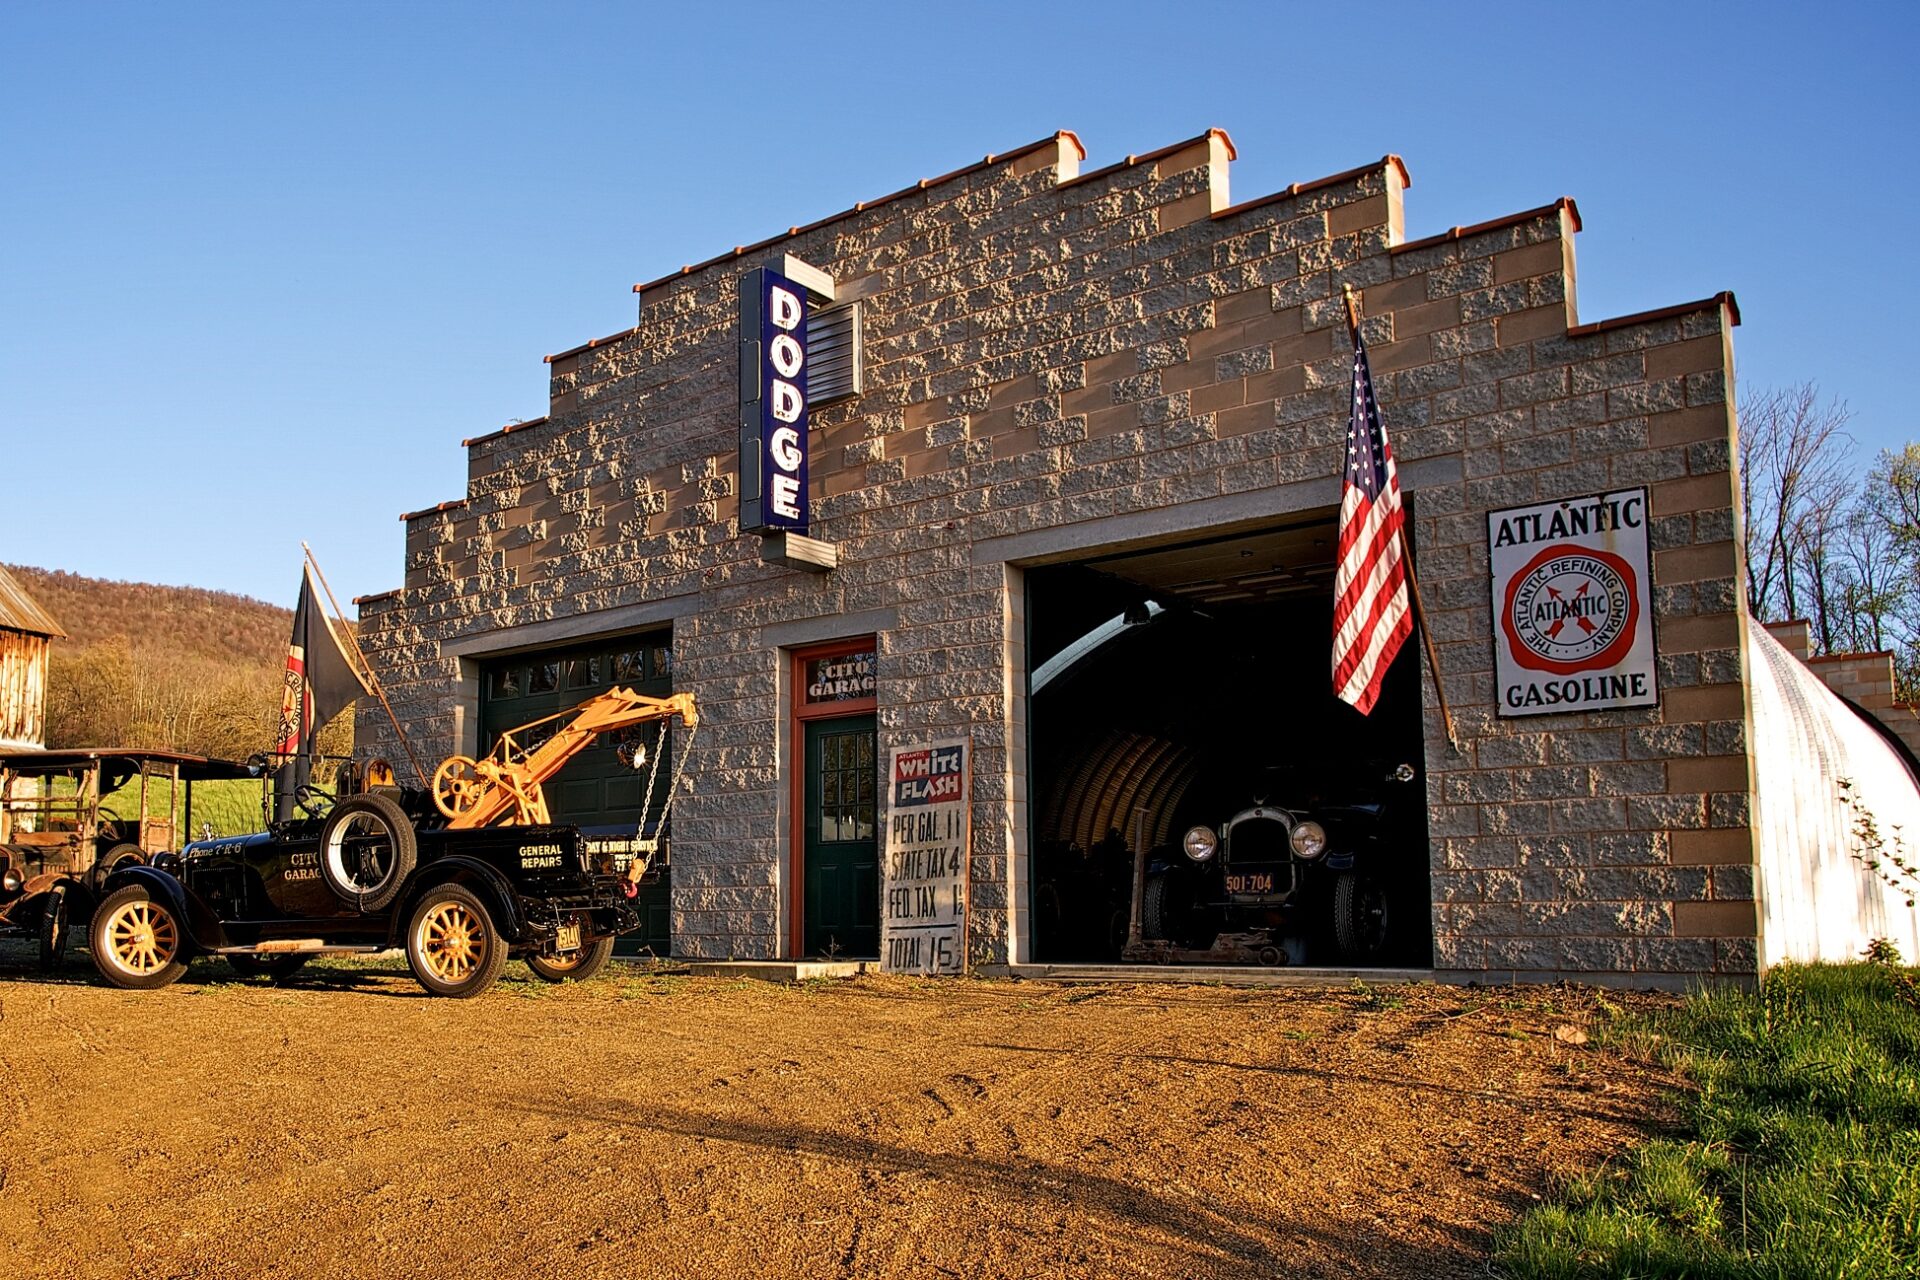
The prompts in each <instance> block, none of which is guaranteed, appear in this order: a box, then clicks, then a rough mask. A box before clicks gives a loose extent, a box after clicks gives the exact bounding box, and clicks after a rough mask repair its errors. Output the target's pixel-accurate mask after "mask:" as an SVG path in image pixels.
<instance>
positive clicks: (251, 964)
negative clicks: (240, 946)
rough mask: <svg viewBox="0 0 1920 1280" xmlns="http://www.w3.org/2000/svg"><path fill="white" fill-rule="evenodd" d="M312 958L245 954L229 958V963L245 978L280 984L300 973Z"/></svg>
mask: <svg viewBox="0 0 1920 1280" xmlns="http://www.w3.org/2000/svg"><path fill="white" fill-rule="evenodd" d="M310 959H312V957H311V956H295V955H285V954H281V955H266V956H258V955H249V954H246V953H244V952H242V953H240V954H238V955H230V956H228V957H227V963H228V964H230V965H232V966H233V971H234V972H235V973H237V974H239V975H240V976H241V977H243V978H265V979H266V980H267V981H269V982H278V981H280V980H281V979H282V978H290V977H292V976H293V975H294V974H296V973H298V972H300V970H301V968H303V967H304V966H305V965H306V963H307V961H308V960H310Z"/></svg>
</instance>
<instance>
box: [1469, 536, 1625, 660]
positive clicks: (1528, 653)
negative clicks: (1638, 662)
mask: <svg viewBox="0 0 1920 1280" xmlns="http://www.w3.org/2000/svg"><path fill="white" fill-rule="evenodd" d="M1635 588H1636V583H1635V575H1634V572H1633V567H1632V566H1631V565H1629V564H1628V563H1627V562H1626V561H1625V560H1623V559H1621V558H1620V557H1619V556H1617V555H1614V554H1612V553H1611V552H1607V551H1575V552H1569V551H1567V550H1566V549H1565V548H1563V547H1548V548H1547V549H1546V550H1545V551H1542V552H1541V553H1540V554H1539V555H1537V556H1535V557H1534V558H1533V560H1532V561H1531V562H1529V563H1528V565H1527V567H1526V568H1525V569H1523V570H1522V571H1521V572H1520V575H1519V576H1518V577H1516V578H1514V579H1513V581H1512V582H1510V583H1508V584H1507V601H1506V607H1505V608H1503V609H1501V611H1500V625H1501V626H1502V627H1504V628H1505V629H1506V633H1507V640H1508V642H1509V643H1510V644H1511V645H1512V647H1513V657H1514V661H1516V662H1518V663H1519V664H1520V665H1521V666H1523V667H1527V668H1530V669H1532V670H1535V671H1548V672H1552V673H1553V674H1555V675H1563V676H1567V675H1574V674H1576V673H1578V672H1581V671H1589V670H1592V669H1594V668H1597V667H1611V666H1614V665H1616V664H1617V663H1618V662H1619V661H1620V659H1622V658H1624V657H1625V656H1626V651H1627V649H1628V648H1629V647H1630V646H1631V645H1632V644H1633V625H1634V623H1635V622H1636V621H1638V614H1639V601H1638V598H1637V591H1636V589H1635Z"/></svg>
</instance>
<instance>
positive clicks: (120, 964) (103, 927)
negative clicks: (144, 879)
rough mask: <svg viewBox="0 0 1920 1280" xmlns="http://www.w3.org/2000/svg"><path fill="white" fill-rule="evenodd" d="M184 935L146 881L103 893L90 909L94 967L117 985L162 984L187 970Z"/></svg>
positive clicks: (89, 940)
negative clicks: (92, 909) (105, 894)
mask: <svg viewBox="0 0 1920 1280" xmlns="http://www.w3.org/2000/svg"><path fill="white" fill-rule="evenodd" d="M186 941H187V940H186V937H185V934H184V932H183V930H182V929H181V927H180V921H179V920H178V919H177V918H176V917H175V916H174V913H173V909H172V908H171V907H169V906H168V905H167V904H165V903H164V902H161V901H159V900H158V899H156V898H154V897H153V896H152V895H151V894H149V892H148V891H147V889H146V888H145V886H142V885H129V886H128V887H126V888H124V889H121V890H120V891H118V892H117V893H113V894H110V895H108V897H107V900H106V901H105V902H102V903H101V904H100V905H99V907H98V908H96V909H95V911H94V914H93V924H92V927H91V928H90V929H89V931H88V942H89V943H90V945H91V947H92V950H93V963H94V967H95V968H96V969H98V970H99V971H100V976H101V977H103V978H105V979H106V980H107V981H108V982H111V983H112V984H113V985H114V986H116V987H130V988H134V989H136V990H141V989H149V988H153V987H164V986H166V985H167V984H168V983H169V982H172V981H174V980H175V979H176V978H178V977H179V976H180V975H181V974H183V973H185V972H186V971H187V965H186Z"/></svg>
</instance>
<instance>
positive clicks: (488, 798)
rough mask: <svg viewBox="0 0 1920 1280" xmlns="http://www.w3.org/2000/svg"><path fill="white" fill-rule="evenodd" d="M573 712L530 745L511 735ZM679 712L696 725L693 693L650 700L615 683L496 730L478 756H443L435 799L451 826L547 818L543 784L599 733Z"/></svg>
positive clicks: (435, 776) (684, 720) (455, 828)
mask: <svg viewBox="0 0 1920 1280" xmlns="http://www.w3.org/2000/svg"><path fill="white" fill-rule="evenodd" d="M568 715H571V716H572V717H573V718H572V719H571V720H569V721H567V723H566V724H564V725H562V726H561V727H560V729H559V730H558V731H556V732H555V733H554V734H553V736H552V737H550V738H548V739H547V740H546V741H544V742H542V743H541V744H540V745H539V746H537V747H535V748H533V749H532V750H531V751H529V750H527V749H526V748H525V747H523V746H521V745H520V743H519V742H518V741H517V738H518V736H519V735H521V734H524V733H525V732H526V731H527V730H528V729H533V728H537V727H539V726H540V725H543V724H546V723H548V722H549V721H553V720H558V719H560V718H561V717H562V716H568ZM673 716H678V717H679V718H680V720H681V722H682V723H684V724H685V725H686V726H687V728H688V729H692V728H694V727H695V726H696V725H698V724H699V723H700V715H699V712H698V711H696V710H695V709H694V705H693V695H692V694H690V693H676V694H674V695H672V696H671V697H666V698H649V697H647V696H646V695H644V694H639V693H635V692H634V691H633V690H631V689H620V688H614V689H609V690H608V691H607V692H605V693H603V694H600V695H599V696H598V697H594V698H589V699H588V700H587V701H585V702H583V703H581V704H580V705H579V706H577V707H574V708H573V709H572V710H571V711H562V712H560V713H559V714H558V715H551V716H547V717H545V718H543V719H540V720H535V721H533V722H532V723H530V724H523V725H521V726H520V727H519V728H517V729H509V730H508V731H507V732H505V733H503V734H501V735H500V741H499V742H497V743H495V744H494V747H493V750H492V751H491V752H489V753H488V754H487V756H486V758H484V759H481V760H474V759H470V758H469V757H467V756H449V757H448V758H447V759H446V760H445V761H443V762H442V763H441V765H440V767H439V768H438V769H436V770H434V774H433V802H434V804H435V805H436V806H438V807H439V809H440V812H442V813H444V814H446V815H447V817H448V818H450V819H452V821H450V822H449V823H447V827H448V829H449V830H453V831H464V830H469V829H471V828H474V827H485V826H492V825H501V826H505V825H509V824H513V825H525V824H538V823H545V822H548V821H550V819H549V818H548V815H547V796H546V792H545V791H544V790H543V789H542V787H543V784H544V783H545V782H546V781H547V780H548V779H549V778H551V777H553V775H554V774H556V773H559V772H560V770H561V769H562V768H564V767H565V766H566V763H567V761H569V760H571V759H573V758H574V757H575V756H577V755H579V754H580V753H581V752H582V751H584V750H586V749H587V748H588V747H589V746H591V745H592V744H593V740H594V739H595V738H597V737H599V736H600V735H601V734H603V733H612V732H614V731H616V730H619V729H628V728H632V727H633V726H634V725H640V724H647V723H649V722H651V721H655V720H665V719H668V718H669V717H673Z"/></svg>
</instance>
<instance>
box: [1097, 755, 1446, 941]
mask: <svg viewBox="0 0 1920 1280" xmlns="http://www.w3.org/2000/svg"><path fill="white" fill-rule="evenodd" d="M1373 776H1375V777H1378V775H1377V774H1376V775H1373ZM1416 777H1417V774H1416V771H1415V770H1414V768H1413V766H1412V765H1408V764H1402V765H1399V766H1397V767H1395V768H1394V769H1393V770H1392V771H1390V772H1388V773H1387V774H1386V775H1385V777H1384V778H1383V779H1382V780H1381V782H1380V785H1379V787H1378V788H1376V789H1374V790H1375V794H1374V795H1373V796H1371V797H1369V798H1367V799H1363V800H1360V801H1357V802H1353V801H1349V802H1346V803H1340V802H1335V801H1333V800H1330V799H1327V798H1324V797H1321V796H1315V797H1313V798H1311V800H1310V801H1309V802H1307V803H1301V804H1289V805H1287V806H1281V805H1276V804H1269V803H1267V802H1266V801H1264V800H1260V801H1257V802H1256V803H1254V804H1252V805H1249V806H1247V807H1246V808H1243V809H1240V810H1239V811H1238V812H1236V813H1234V814H1233V815H1232V816H1230V817H1229V818H1228V819H1227V820H1226V821H1225V822H1223V823H1221V824H1220V825H1218V826H1217V827H1216V826H1212V825H1198V826H1194V827H1191V828H1189V829H1188V830H1187V832H1186V834H1185V835H1184V836H1183V837H1182V838H1181V841H1180V846H1179V850H1178V852H1175V851H1173V850H1164V851H1160V852H1159V853H1158V854H1157V855H1156V856H1155V857H1154V858H1153V859H1152V860H1151V862H1150V864H1149V870H1148V874H1147V876H1146V879H1145V883H1144V886H1143V893H1142V902H1141V923H1142V933H1143V935H1144V942H1143V944H1142V945H1140V946H1139V947H1137V948H1130V949H1129V950H1130V951H1132V952H1133V953H1134V954H1133V955H1131V956H1130V957H1129V958H1134V959H1157V960H1163V961H1164V960H1182V961H1194V960H1201V961H1225V962H1229V963H1258V964H1285V963H1301V962H1303V961H1304V960H1306V959H1308V958H1309V957H1310V956H1312V955H1313V954H1314V953H1316V952H1323V951H1324V949H1327V948H1330V950H1331V954H1332V956H1333V957H1334V958H1336V959H1337V960H1339V961H1340V962H1342V963H1347V964H1361V963H1379V962H1381V961H1382V960H1384V959H1386V958H1387V954H1388V952H1389V950H1390V948H1391V947H1392V944H1393V942H1394V939H1395V934H1394V918H1393V917H1394V912H1393V907H1392V901H1393V896H1394V895H1393V893H1392V887H1393V883H1394V881H1395V879H1396V872H1397V871H1400V870H1401V868H1400V865H1399V864H1402V863H1404V862H1405V861H1406V859H1407V857H1408V856H1409V853H1410V852H1411V853H1412V854H1414V855H1423V854H1424V852H1425V850H1424V847H1421V848H1418V849H1411V848H1410V847H1409V841H1410V839H1411V833H1410V832H1409V831H1408V829H1407V824H1406V823H1405V821H1404V812H1403V811H1404V810H1405V809H1406V808H1407V807H1408V797H1406V796H1405V795H1396V794H1395V793H1394V790H1393V789H1398V790H1399V791H1402V792H1404V791H1405V790H1406V788H1408V787H1409V786H1410V785H1411V784H1412V783H1413V782H1414V780H1415V778H1416ZM1412 803H1414V804H1417V803H1418V799H1417V797H1416V798H1414V799H1413V800H1412Z"/></svg>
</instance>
